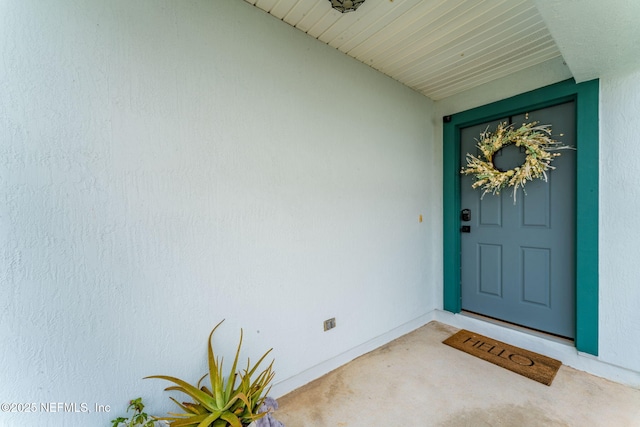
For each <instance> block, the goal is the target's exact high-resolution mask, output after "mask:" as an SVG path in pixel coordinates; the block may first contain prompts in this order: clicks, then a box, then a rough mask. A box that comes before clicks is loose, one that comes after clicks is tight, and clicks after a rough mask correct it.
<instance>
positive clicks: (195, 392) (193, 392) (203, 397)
mask: <svg viewBox="0 0 640 427" xmlns="http://www.w3.org/2000/svg"><path fill="white" fill-rule="evenodd" d="M146 378H159V379H162V380H167V381H171V382H172V383H174V384H177V385H178V386H180V387H179V388H176V387H171V389H172V390H178V391H181V392H182V393H185V394H187V395H189V396H191V397H193V398H194V399H195V400H196V401H198V402H200V403H201V404H202V405H203V406H205V407H206V408H207V409H209V410H210V411H215V410H217V409H219V408H218V407H217V406H216V402H215V401H214V399H212V398H211V396H209V395H208V394H207V393H205V392H203V391H200V390H199V389H197V388H196V387H194V386H192V385H191V384H189V383H188V382H186V381H183V380H181V379H180V378H175V377H169V376H166V375H152V376H150V377H145V379H146ZM180 388H182V389H180Z"/></svg>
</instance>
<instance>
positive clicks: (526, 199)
mask: <svg viewBox="0 0 640 427" xmlns="http://www.w3.org/2000/svg"><path fill="white" fill-rule="evenodd" d="M575 110H576V105H575V102H573V101H571V102H566V103H562V104H559V105H555V106H552V107H547V108H544V109H540V110H536V111H529V112H526V113H525V112H523V114H520V115H513V116H509V117H503V118H502V119H499V120H495V121H492V122H488V123H483V124H480V125H475V126H470V127H466V128H462V129H460V167H464V166H465V165H466V154H467V153H472V154H475V155H476V156H477V155H478V152H477V149H476V147H475V146H476V143H477V141H476V139H478V138H479V136H480V133H481V132H483V131H485V130H486V129H487V127H488V128H489V130H492V129H495V127H496V126H497V124H498V123H500V122H505V121H506V122H508V123H513V124H514V125H515V126H519V125H521V124H522V123H524V122H530V121H538V122H540V124H550V125H551V126H552V130H553V137H554V139H557V140H559V141H561V142H562V143H563V145H569V146H573V147H575V146H576V137H575V128H576V124H575ZM525 114H526V115H525ZM560 134H562V136H560ZM576 148H577V149H579V147H576ZM560 153H561V156H560V157H557V158H556V159H555V160H554V161H553V162H552V166H554V167H555V168H556V169H554V170H552V171H550V173H549V174H548V180H547V182H545V181H542V180H536V181H531V182H528V183H527V185H526V186H525V191H526V194H525V193H524V192H523V191H522V190H519V191H518V192H517V194H516V202H515V204H514V200H513V196H512V189H505V190H503V192H502V193H501V194H500V195H492V194H486V195H485V196H484V197H481V196H482V190H481V189H473V188H472V187H471V185H472V183H473V181H474V178H473V177H472V176H462V177H461V178H460V208H461V213H460V214H461V222H460V224H461V229H460V230H461V232H460V256H461V259H460V282H461V283H460V285H461V290H460V292H461V308H462V309H463V310H465V311H468V312H472V313H477V314H481V315H484V316H488V317H492V318H496V319H500V320H503V321H506V322H510V323H514V324H517V325H521V326H525V327H528V328H532V329H536V330H540V331H544V332H548V333H552V334H555V335H560V336H563V337H567V338H572V339H573V338H574V337H575V329H576V325H575V316H576V303H575V301H576V292H575V289H576V272H575V265H576V255H575V240H576V239H575V237H576V236H575V232H576V226H575V218H576V197H575V194H576V151H574V150H562V151H560ZM524 158H525V154H524V153H523V152H521V151H520V149H519V148H517V147H515V146H509V147H506V148H504V149H503V150H501V151H500V152H499V153H497V155H496V157H495V161H494V163H495V165H496V167H498V168H499V169H501V170H508V169H512V168H513V167H515V166H518V165H520V164H521V163H522V161H523V160H524ZM462 210H464V213H465V214H466V215H462Z"/></svg>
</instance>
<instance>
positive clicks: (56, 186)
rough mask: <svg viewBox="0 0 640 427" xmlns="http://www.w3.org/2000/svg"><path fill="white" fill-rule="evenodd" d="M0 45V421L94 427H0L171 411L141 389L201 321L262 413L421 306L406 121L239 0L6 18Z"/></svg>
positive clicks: (415, 139)
mask: <svg viewBox="0 0 640 427" xmlns="http://www.w3.org/2000/svg"><path fill="white" fill-rule="evenodd" d="M0 40H1V41H0V58H1V61H0V93H1V94H2V96H0V348H1V350H0V401H1V402H16V403H30V402H34V403H37V404H38V405H39V404H40V403H46V402H63V403H68V402H71V403H77V404H80V403H87V404H88V405H89V409H93V405H94V404H102V405H110V406H111V407H112V408H113V409H112V411H111V412H110V413H91V414H84V413H81V414H78V413H42V412H39V413H37V414H16V413H0V425H1V426H9V425H11V426H15V425H38V424H39V423H41V424H40V425H47V426H78V425H93V426H97V425H106V424H107V423H108V420H110V419H112V418H114V417H115V416H118V415H121V414H123V413H124V410H125V407H126V403H127V401H128V399H130V398H132V397H137V396H143V397H144V398H145V400H146V401H147V403H148V405H149V407H148V408H149V410H150V412H152V413H158V412H160V413H162V412H163V411H166V410H169V409H171V410H173V409H174V407H173V404H172V403H171V402H170V401H169V399H168V396H167V393H165V392H163V391H162V390H163V388H164V387H165V386H167V385H169V384H167V383H164V382H162V381H160V380H142V377H144V376H147V375H153V374H167V375H175V376H178V377H181V378H184V379H187V380H191V381H196V380H197V379H198V378H199V377H200V375H201V374H202V373H204V370H205V358H206V347H205V342H206V337H207V335H208V332H209V331H210V329H211V328H212V327H213V326H214V325H215V324H216V323H217V322H218V321H219V320H221V319H223V318H226V319H227V320H226V323H225V325H223V327H222V329H221V330H220V333H219V334H218V335H217V337H216V339H215V343H216V345H217V346H218V348H219V350H220V351H221V352H222V353H223V354H228V355H230V354H231V353H232V352H233V350H234V349H235V345H236V342H237V341H236V340H237V336H238V332H239V328H240V327H243V328H244V330H245V355H247V356H249V355H251V356H253V357H255V356H257V355H260V354H262V353H263V352H264V351H265V350H266V349H268V348H270V347H274V352H273V356H274V357H275V359H276V366H275V368H276V371H277V377H276V382H278V383H279V388H278V386H277V387H276V388H275V389H274V391H275V393H276V394H279V393H282V392H285V391H288V388H290V387H292V386H293V385H295V384H297V383H295V382H294V383H287V379H289V378H292V377H294V376H297V377H298V378H304V375H301V374H304V372H310V371H309V370H311V371H312V373H311V374H309V375H311V376H313V375H316V374H318V373H319V372H321V371H322V369H329V368H330V367H331V364H327V361H331V360H343V361H344V360H345V359H347V358H349V357H353V356H356V355H357V354H358V352H361V351H362V349H366V347H367V343H375V342H376V340H385V339H390V338H391V337H392V336H393V335H394V334H399V333H401V332H402V331H403V330H406V329H407V328H411V327H414V326H416V325H419V324H420V323H421V322H423V321H424V319H425V317H424V316H425V315H426V314H428V313H429V312H430V310H431V309H432V308H434V307H435V306H436V305H437V302H435V301H433V300H430V298H429V297H430V295H431V294H433V290H432V289H433V287H432V286H431V285H430V283H431V281H432V280H434V272H433V271H432V269H433V268H439V267H438V266H437V264H436V263H437V260H438V257H437V256H435V255H434V251H438V250H440V249H439V248H440V242H439V241H438V240H437V235H438V234H439V233H440V223H439V222H437V217H438V215H439V208H438V206H437V204H436V205H435V206H434V204H433V203H432V202H431V200H437V198H438V197H439V196H438V194H439V192H440V187H439V186H437V185H434V183H436V182H438V181H439V171H440V168H439V166H438V165H439V164H440V158H439V157H437V156H436V155H434V152H437V151H439V148H434V147H435V146H434V142H433V140H432V136H433V126H432V123H431V121H430V120H429V118H430V117H432V116H433V111H434V110H433V104H432V103H431V102H430V101H429V100H428V99H426V98H424V97H422V96H420V95H418V94H417V93H415V92H412V91H411V90H409V89H407V88H405V87H404V86H401V85H400V84H398V83H397V82H395V81H393V80H391V79H389V78H387V77H385V76H383V75H381V74H379V73H377V72H375V71H374V70H372V69H370V68H369V67H366V66H365V65H362V64H360V63H358V62H357V61H355V60H352V59H350V58H348V57H346V56H344V55H343V54H341V53H339V52H338V51H336V50H334V49H332V48H330V47H327V46H325V45H323V44H321V43H319V42H317V41H316V40H313V39H312V38H309V37H307V36H305V35H304V34H303V33H301V32H299V31H297V30H295V29H293V28H291V27H289V26H288V25H286V24H284V23H282V22H278V21H277V20H274V19H272V18H270V17H268V16H266V15H265V14H264V13H263V12H261V11H259V10H258V9H257V8H254V7H252V6H250V5H249V4H247V3H245V2H242V1H240V0H238V1H206V0H200V1H189V2H175V1H170V0H166V1H164V0H163V1H157V0H156V1H151V0H149V1H136V2H131V1H128V0H111V1H108V2H104V1H98V0H95V1H65V2H55V3H53V2H49V3H47V2H44V3H43V2H40V1H35V0H7V1H4V2H2V4H1V5H0ZM420 215H423V218H424V221H423V222H419V216H420ZM330 317H335V318H336V319H337V328H336V329H334V330H332V331H330V332H327V333H325V332H323V330H322V322H323V321H324V320H325V319H327V318H330ZM354 349H355V350H354ZM323 364H324V365H323ZM318 366H321V368H320V369H317V367H318ZM314 369H316V370H315V371H313V370H314Z"/></svg>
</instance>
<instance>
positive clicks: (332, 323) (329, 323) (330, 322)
mask: <svg viewBox="0 0 640 427" xmlns="http://www.w3.org/2000/svg"><path fill="white" fill-rule="evenodd" d="M335 327H336V318H335V317H332V318H331V319H327V320H325V321H324V330H325V332H326V331H328V330H329V329H333V328H335Z"/></svg>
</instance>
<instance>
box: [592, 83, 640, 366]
mask: <svg viewBox="0 0 640 427" xmlns="http://www.w3.org/2000/svg"><path fill="white" fill-rule="evenodd" d="M638 135H640V70H636V71H635V72H631V73H625V74H618V75H611V76H605V77H603V78H602V79H601V80H600V356H601V358H602V359H603V360H606V361H607V362H609V363H613V364H616V365H619V366H623V367H626V368H628V369H633V370H635V371H638V372H640V340H639V339H638V335H639V334H640V309H639V307H638V305H639V303H640V269H639V268H638V260H639V259H640V247H639V246H638V245H637V244H636V243H637V242H638V241H640V229H638V228H637V227H635V221H634V216H633V212H638V210H639V209H640V190H639V188H640V178H639V177H638V158H640V144H638V141H639V139H640V138H639V137H638Z"/></svg>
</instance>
